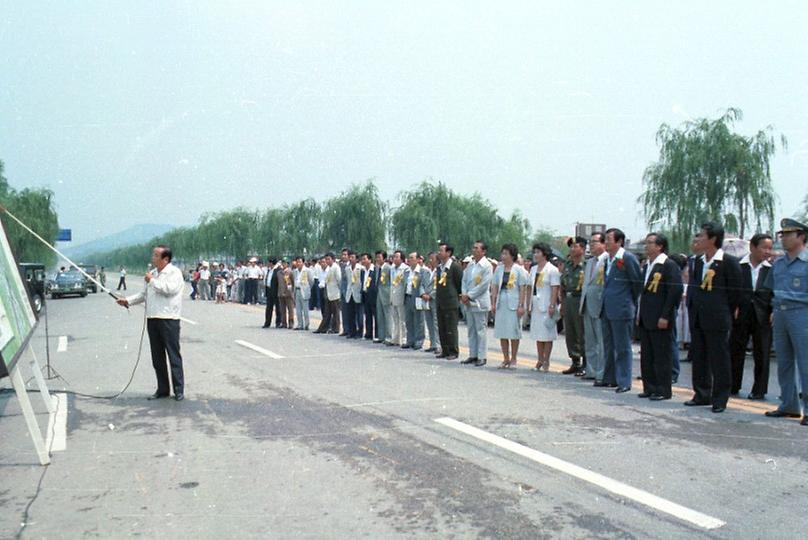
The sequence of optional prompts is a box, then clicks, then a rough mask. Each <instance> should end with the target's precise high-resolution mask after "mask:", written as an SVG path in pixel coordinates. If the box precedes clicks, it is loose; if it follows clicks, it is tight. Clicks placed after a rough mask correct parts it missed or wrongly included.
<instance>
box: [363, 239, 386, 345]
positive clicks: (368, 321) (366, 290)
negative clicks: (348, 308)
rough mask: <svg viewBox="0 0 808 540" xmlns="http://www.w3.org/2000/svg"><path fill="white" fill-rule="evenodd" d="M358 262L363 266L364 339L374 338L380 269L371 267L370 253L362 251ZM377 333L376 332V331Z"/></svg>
mask: <svg viewBox="0 0 808 540" xmlns="http://www.w3.org/2000/svg"><path fill="white" fill-rule="evenodd" d="M359 264H361V265H362V266H363V267H364V268H365V271H364V277H363V280H362V306H363V308H362V311H363V313H364V314H365V339H369V340H372V339H373V338H374V335H373V333H374V328H376V296H377V294H378V291H379V275H380V273H381V270H380V269H378V268H373V266H372V265H371V260H370V253H363V254H362V256H361V257H360V260H359ZM377 333H378V332H377Z"/></svg>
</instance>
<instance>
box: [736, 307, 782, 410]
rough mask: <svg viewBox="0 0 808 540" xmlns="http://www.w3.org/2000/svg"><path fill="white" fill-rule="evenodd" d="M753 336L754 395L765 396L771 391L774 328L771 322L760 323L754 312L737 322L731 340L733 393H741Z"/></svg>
mask: <svg viewBox="0 0 808 540" xmlns="http://www.w3.org/2000/svg"><path fill="white" fill-rule="evenodd" d="M749 336H752V357H753V358H754V359H755V371H754V373H755V382H754V383H753V385H752V393H753V394H759V395H765V394H766V392H768V391H769V351H770V350H771V346H772V327H771V325H770V324H769V321H768V320H767V321H764V322H762V323H759V322H758V320H757V316H756V315H755V312H754V311H753V310H749V312H748V313H747V314H746V316H744V317H743V319H742V320H739V321H735V324H734V325H733V326H732V333H731V334H730V338H729V349H730V358H731V359H732V362H731V370H732V387H731V392H732V393H733V394H736V393H738V392H740V391H741V384H742V383H743V365H744V362H745V360H746V344H747V342H748V341H749Z"/></svg>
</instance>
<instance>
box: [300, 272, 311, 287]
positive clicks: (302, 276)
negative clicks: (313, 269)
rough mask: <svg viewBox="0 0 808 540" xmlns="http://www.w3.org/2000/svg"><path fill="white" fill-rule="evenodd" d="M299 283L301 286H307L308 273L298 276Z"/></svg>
mask: <svg viewBox="0 0 808 540" xmlns="http://www.w3.org/2000/svg"><path fill="white" fill-rule="evenodd" d="M300 283H301V284H302V285H308V284H309V273H308V272H303V273H302V275H301V276H300Z"/></svg>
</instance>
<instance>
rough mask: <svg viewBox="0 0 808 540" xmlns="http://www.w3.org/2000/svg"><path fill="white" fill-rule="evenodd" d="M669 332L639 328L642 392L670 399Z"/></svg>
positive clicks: (670, 350) (670, 351) (668, 330)
mask: <svg viewBox="0 0 808 540" xmlns="http://www.w3.org/2000/svg"><path fill="white" fill-rule="evenodd" d="M672 352H673V350H672V349H671V330H670V328H668V329H667V330H656V329H655V330H647V329H645V328H640V371H641V372H642V391H643V392H647V393H649V394H656V395H658V396H664V397H667V398H669V397H671V376H672V374H673V370H672V369H671V363H672V362H671V360H672V358H671V353H672Z"/></svg>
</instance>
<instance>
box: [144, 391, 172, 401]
mask: <svg viewBox="0 0 808 540" xmlns="http://www.w3.org/2000/svg"><path fill="white" fill-rule="evenodd" d="M167 397H168V394H161V393H160V392H155V393H153V394H152V395H150V396H149V397H148V398H146V399H148V400H149V401H151V400H153V399H163V398H167Z"/></svg>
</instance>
